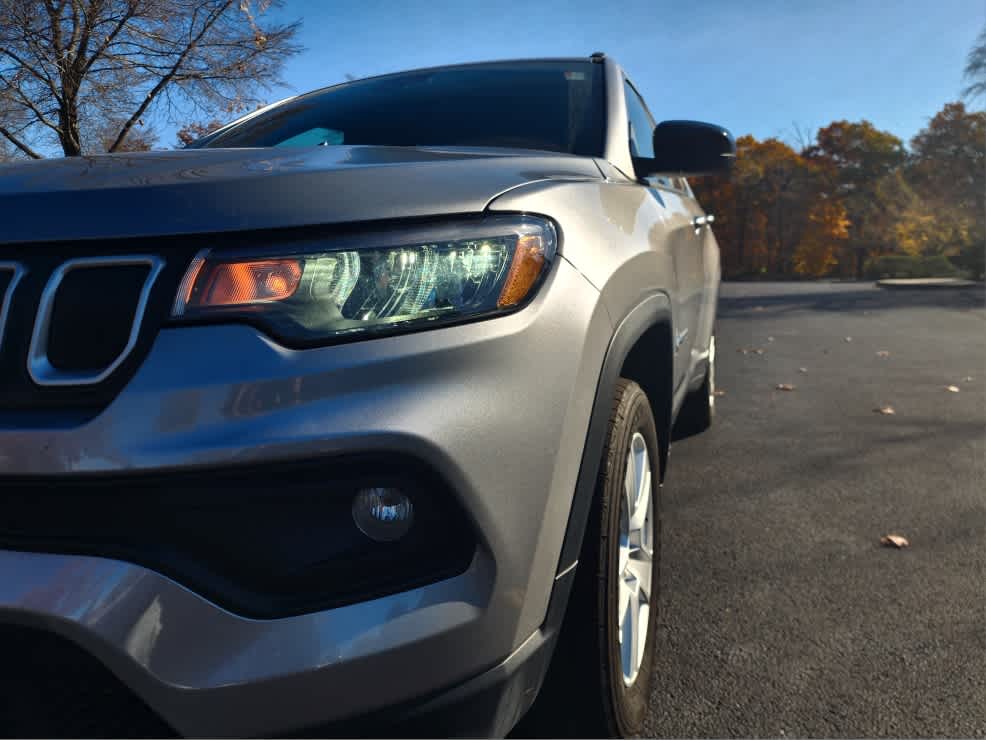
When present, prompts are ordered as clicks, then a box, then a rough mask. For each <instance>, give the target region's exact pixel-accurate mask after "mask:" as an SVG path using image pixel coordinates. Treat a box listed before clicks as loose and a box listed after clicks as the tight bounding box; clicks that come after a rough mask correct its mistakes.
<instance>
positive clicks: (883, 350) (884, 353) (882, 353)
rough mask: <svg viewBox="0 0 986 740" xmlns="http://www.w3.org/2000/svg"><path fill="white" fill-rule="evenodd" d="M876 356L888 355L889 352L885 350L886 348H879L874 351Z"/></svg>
mask: <svg viewBox="0 0 986 740" xmlns="http://www.w3.org/2000/svg"><path fill="white" fill-rule="evenodd" d="M876 356H877V357H890V353H889V352H887V350H885V349H881V350H880V351H879V352H877V353H876Z"/></svg>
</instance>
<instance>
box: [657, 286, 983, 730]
mask: <svg viewBox="0 0 986 740" xmlns="http://www.w3.org/2000/svg"><path fill="white" fill-rule="evenodd" d="M984 297H986V294H984V290H983V288H982V287H981V286H980V287H978V288H965V289H941V290H929V289H923V290H907V289H904V290H901V289H897V290H885V289H881V288H878V287H875V286H874V285H872V284H844V283H842V284H840V283H829V284H826V283H812V284H797V283H787V284H782V283H760V284H752V283H734V284H724V285H723V286H722V292H721V300H720V307H719V322H718V330H717V335H718V348H719V351H718V385H719V388H720V389H721V390H722V391H724V394H723V395H721V396H720V397H719V398H717V407H718V411H717V417H716V421H715V426H714V428H713V429H712V430H710V431H708V432H706V433H705V434H702V435H699V436H696V437H692V438H690V439H686V440H682V441H679V442H676V443H675V444H674V446H673V449H672V453H671V462H670V468H669V474H668V479H667V486H666V490H665V492H664V501H663V518H664V530H663V535H664V537H663V543H664V544H663V562H662V568H661V576H662V579H661V595H660V616H659V619H660V623H659V632H658V640H659V644H658V657H657V661H658V670H657V683H656V686H655V687H654V691H653V698H652V713H651V716H650V717H649V719H648V724H647V730H648V734H649V735H653V736H660V737H668V736H671V737H691V736H719V737H721V736H773V737H780V736H812V737H817V736H826V737H845V736H853V737H860V736H905V737H924V736H952V737H956V736H983V735H986V309H984ZM743 350H746V352H745V353H744V352H743ZM758 350H759V351H760V352H758ZM779 384H787V385H791V386H793V387H794V389H793V390H787V391H786V390H778V388H777V386H778V385H779ZM948 386H954V387H955V388H958V392H953V391H950V390H948ZM888 407H889V408H892V409H893V411H894V413H893V414H890V413H879V412H876V411H874V410H875V409H880V408H884V409H885V408H888ZM890 533H895V534H901V535H903V536H904V537H906V538H907V539H908V540H909V541H910V547H908V548H906V549H900V550H898V549H891V548H887V547H881V545H880V538H881V536H883V535H886V534H890Z"/></svg>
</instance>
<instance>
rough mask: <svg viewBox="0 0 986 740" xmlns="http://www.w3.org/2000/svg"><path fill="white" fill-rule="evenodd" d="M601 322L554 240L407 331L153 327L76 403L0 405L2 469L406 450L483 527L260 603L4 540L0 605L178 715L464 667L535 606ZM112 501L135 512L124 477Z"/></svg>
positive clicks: (497, 656) (488, 661)
mask: <svg viewBox="0 0 986 740" xmlns="http://www.w3.org/2000/svg"><path fill="white" fill-rule="evenodd" d="M611 333H612V327H611V325H610V322H609V318H608V316H607V315H606V312H605V309H604V308H603V307H602V306H601V304H600V303H599V300H598V293H597V292H596V291H595V289H594V288H592V287H591V286H590V285H589V284H588V283H587V282H586V281H585V280H584V279H583V278H582V277H581V276H580V275H579V274H578V273H577V272H576V271H575V270H574V269H573V268H572V267H571V266H570V265H569V264H568V263H567V262H565V261H564V260H563V259H559V260H558V261H557V263H556V265H555V267H554V269H553V270H552V273H551V275H550V276H549V279H548V281H547V283H546V284H545V285H544V286H543V288H542V290H541V292H540V294H539V295H538V297H537V298H536V299H535V300H534V302H533V303H532V304H531V305H530V306H528V307H527V308H526V309H524V310H523V311H521V312H519V313H517V314H514V315H511V316H506V317H503V318H500V319H496V320H492V321H485V322H477V323H474V324H469V325H463V326H457V327H450V328H447V329H442V330H436V331H430V332H422V333H418V334H414V335H408V336H397V337H391V338H387V339H379V340H374V341H366V342H358V343H354V344H351V345H344V346H337V347H330V348H324V349H314V350H305V351H290V350H286V349H284V348H282V347H279V346H277V345H276V344H274V343H273V342H271V341H269V340H268V339H266V338H265V337H263V336H262V335H260V334H258V333H257V332H256V331H255V330H254V329H252V328H249V327H246V326H215V327H196V328H182V329H168V330H164V331H162V332H161V333H160V335H159V336H158V338H157V340H156V342H155V344H154V346H153V348H152V350H151V352H150V354H149V355H148V357H147V358H146V360H145V361H144V362H143V364H142V366H141V368H140V369H139V370H138V372H137V374H136V375H135V376H134V378H133V379H132V380H131V381H130V383H129V384H128V385H127V387H126V388H125V389H124V390H123V392H122V393H121V394H120V395H119V396H118V397H117V398H116V399H115V400H114V401H113V403H111V404H110V406H109V407H108V408H107V409H106V410H105V411H104V412H103V413H101V414H100V415H99V416H98V417H96V418H95V419H93V420H91V421H89V422H88V423H86V424H83V425H81V426H59V425H58V424H55V423H51V424H48V423H45V424H38V425H35V426H33V427H30V428H27V427H25V426H24V425H23V424H17V425H16V426H15V425H13V424H12V423H9V424H7V426H6V428H4V427H3V420H2V419H0V476H19V477H31V476H51V475H61V476H66V477H70V478H77V477H84V476H86V475H97V474H98V475H104V474H114V473H115V474H119V473H128V474H129V473H134V474H136V473H167V472H175V471H186V472H187V471H194V470H196V469H215V468H229V467H236V466H243V465H254V464H256V465H264V464H269V463H273V462H277V461H285V460H321V461H327V462H329V463H331V461H332V460H333V459H334V458H335V457H336V456H346V455H354V454H366V453H371V454H375V455H387V454H395V455H402V456H406V457H409V458H413V459H415V460H419V461H421V462H422V463H423V464H425V465H427V466H429V467H430V468H431V469H433V470H436V471H438V472H440V474H441V476H442V477H443V478H444V479H445V480H446V481H447V482H448V484H449V486H450V488H451V490H452V491H453V492H454V496H455V498H456V500H457V503H458V505H460V506H461V507H462V509H463V510H464V512H465V514H466V515H467V516H468V518H469V520H470V522H471V524H472V526H473V528H474V529H475V532H476V534H477V542H478V545H477V548H476V552H475V556H474V557H473V559H472V562H471V563H470V564H469V566H468V567H467V569H466V570H465V572H463V573H461V574H459V575H456V576H454V577H452V578H447V579H444V580H440V581H437V582H434V583H429V584H427V585H423V586H419V587H417V588H413V589H411V590H406V591H402V592H399V593H393V594H390V595H387V596H383V597H380V598H375V599H372V600H368V601H361V602H359V603H351V604H348V605H345V606H339V607H337V608H331V609H325V610H323V611H316V612H310V613H304V614H296V615H294V616H289V617H284V618H276V619H255V618H250V617H246V616H243V615H242V614H238V613H235V612H234V611H231V610H229V609H227V608H223V607H222V606H219V605H217V604H216V603H215V602H214V601H212V600H210V599H208V598H206V597H204V596H202V595H200V594H199V593H196V592H195V591H194V590H192V589H190V588H188V587H186V585H185V584H182V583H180V582H178V581H176V580H173V579H172V578H169V577H166V576H165V575H162V574H161V573H159V572H156V571H154V570H151V569H149V568H145V567H141V566H138V565H135V564H133V563H129V562H126V561H124V560H120V559H109V558H101V557H93V554H92V553H88V554H77V553H65V552H60V553H52V552H47V553H34V552H20V551H11V550H7V551H0V625H2V624H3V623H4V622H8V623H17V624H20V625H26V626H30V627H37V628H41V629H45V630H49V631H52V632H57V633H59V634H61V635H63V636H65V637H67V638H69V639H71V640H72V641H74V642H75V643H77V644H78V645H79V646H81V647H82V649H84V650H85V651H86V652H87V653H89V654H91V655H93V656H95V657H96V658H97V659H98V660H99V661H100V662H102V663H103V664H104V665H106V666H107V667H108V668H109V669H110V670H112V671H113V673H115V674H116V675H117V676H118V677H120V679H122V680H123V682H124V683H125V684H126V685H127V686H128V687H129V688H130V689H131V690H132V691H133V692H134V693H136V694H137V695H138V696H139V697H140V698H141V699H142V700H143V701H144V702H145V703H146V704H147V705H149V706H150V707H151V709H152V710H153V711H154V712H156V713H157V714H158V715H160V717H162V718H163V719H164V720H165V721H166V722H167V723H168V724H169V725H170V726H172V727H173V728H175V729H176V730H177V731H178V732H180V733H183V734H191V735H228V734H233V735H246V734H251V735H253V734H275V733H283V732H287V731H290V730H292V729H296V728H304V727H313V726H319V725H321V724H323V723H325V722H330V721H336V720H343V719H345V718H348V717H358V716H360V715H366V714H368V713H373V712H374V711H375V710H378V709H381V708H385V707H393V706H398V705H404V704H406V703H407V702H413V701H415V700H417V699H420V698H421V697H429V696H434V695H436V693H437V692H441V691H443V690H445V689H446V688H447V687H449V686H454V685H457V684H460V683H462V682H464V681H466V680H468V679H469V678H470V677H475V676H478V675H480V674H482V673H483V672H484V671H486V670H488V669H490V668H491V667H494V666H497V665H499V664H501V663H502V661H504V660H505V659H507V658H508V656H511V655H513V654H514V653H515V652H516V651H517V650H518V649H520V648H521V646H522V645H524V644H525V642H526V641H528V640H530V639H537V638H536V636H537V635H538V634H539V632H540V630H541V628H542V627H543V625H544V624H545V618H546V614H547V610H548V599H549V595H550V594H551V592H552V587H553V584H554V581H555V577H556V570H557V566H558V559H559V553H560V549H561V543H562V539H563V537H564V534H565V527H566V524H567V520H568V512H569V507H570V505H571V501H572V494H573V491H574V489H575V482H576V477H577V474H578V471H579V464H580V461H581V455H582V449H583V444H584V441H585V434H586V429H587V426H588V419H589V414H590V411H591V408H592V403H593V398H594V393H595V388H596V383H597V380H598V377H599V371H600V367H601V363H602V358H603V355H604V353H605V349H606V346H607V344H608V341H609V337H610V335H611ZM121 505H123V506H130V507H132V510H133V515H134V517H140V516H141V515H142V510H141V502H140V498H139V496H132V497H131V500H130V501H126V502H124V503H122V504H121ZM176 544H179V545H180V543H176ZM524 692H527V689H526V688H525V689H524V691H523V692H522V694H523V693H524ZM527 693H529V692H527ZM518 706H519V705H518ZM511 711H512V710H511ZM507 713H508V714H509V712H507Z"/></svg>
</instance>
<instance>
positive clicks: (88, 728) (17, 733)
mask: <svg viewBox="0 0 986 740" xmlns="http://www.w3.org/2000/svg"><path fill="white" fill-rule="evenodd" d="M0 655H2V656H3V658H4V659H3V669H2V670H0V736H3V737H176V734H175V731H174V730H173V729H171V728H170V727H169V726H168V725H167V724H166V723H165V722H164V721H163V720H162V719H161V718H160V717H158V716H157V715H156V714H155V713H154V712H153V711H152V710H151V709H150V708H149V707H148V706H147V705H146V704H144V703H143V702H142V701H141V700H140V699H139V698H138V697H137V696H136V695H135V694H134V693H133V692H132V691H130V689H128V688H127V687H126V686H125V685H124V684H123V683H122V682H121V681H120V680H119V679H118V678H117V677H116V676H114V675H113V674H112V673H111V672H110V671H109V669H107V668H106V667H105V666H104V665H103V664H102V663H100V662H99V661H98V660H96V659H95V658H93V657H92V656H91V655H89V654H88V653H86V652H85V651H84V650H83V649H82V648H80V647H79V646H78V645H76V644H75V643H73V642H71V641H69V640H67V639H65V638H63V637H59V636H57V635H53V634H50V633H48V632H43V631H41V630H35V629H30V628H27V627H19V626H5V627H0Z"/></svg>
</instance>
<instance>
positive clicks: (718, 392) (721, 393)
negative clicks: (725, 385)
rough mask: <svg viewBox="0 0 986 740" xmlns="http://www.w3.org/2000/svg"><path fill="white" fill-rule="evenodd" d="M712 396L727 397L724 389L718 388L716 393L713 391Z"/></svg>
mask: <svg viewBox="0 0 986 740" xmlns="http://www.w3.org/2000/svg"><path fill="white" fill-rule="evenodd" d="M712 395H713V396H725V395H726V391H724V390H723V389H722V388H716V389H715V390H714V391H712Z"/></svg>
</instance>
